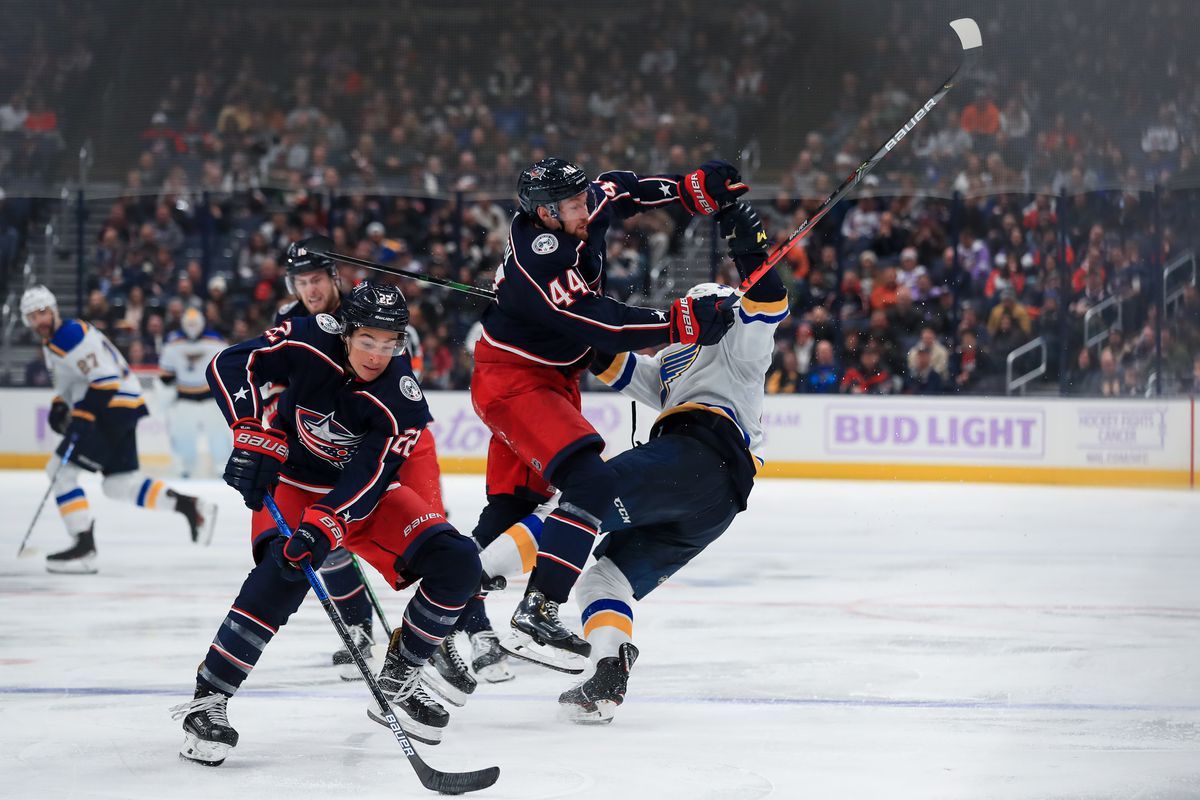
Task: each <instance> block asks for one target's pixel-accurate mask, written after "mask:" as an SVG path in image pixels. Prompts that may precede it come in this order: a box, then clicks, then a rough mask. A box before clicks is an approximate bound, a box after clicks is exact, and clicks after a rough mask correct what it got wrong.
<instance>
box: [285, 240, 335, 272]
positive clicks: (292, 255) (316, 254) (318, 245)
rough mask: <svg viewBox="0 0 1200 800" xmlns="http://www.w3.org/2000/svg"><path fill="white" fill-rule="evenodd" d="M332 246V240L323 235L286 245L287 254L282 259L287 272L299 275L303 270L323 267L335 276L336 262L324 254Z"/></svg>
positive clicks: (314, 269)
mask: <svg viewBox="0 0 1200 800" xmlns="http://www.w3.org/2000/svg"><path fill="white" fill-rule="evenodd" d="M310 247H311V248H312V249H311V250H310V249H309V248H310ZM332 248H333V242H332V241H331V240H330V239H328V238H326V237H324V236H314V237H312V238H311V239H303V240H301V241H299V242H292V243H291V244H290V245H288V249H287V255H286V256H284V260H283V264H284V267H286V268H287V274H288V275H301V274H303V273H305V272H316V271H317V270H321V269H323V270H325V271H326V272H328V273H329V274H330V275H333V276H335V277H336V276H337V262H335V261H334V260H333V259H332V258H330V257H329V256H326V255H324V253H327V252H329V250H330V249H332Z"/></svg>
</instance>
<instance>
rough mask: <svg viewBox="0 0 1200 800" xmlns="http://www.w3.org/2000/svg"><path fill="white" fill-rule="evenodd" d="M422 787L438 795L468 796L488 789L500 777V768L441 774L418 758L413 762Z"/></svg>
mask: <svg viewBox="0 0 1200 800" xmlns="http://www.w3.org/2000/svg"><path fill="white" fill-rule="evenodd" d="M413 768H414V769H416V771H417V777H418V778H420V780H421V785H422V786H424V787H425V788H426V789H430V790H432V791H435V792H437V793H438V794H466V793H467V792H478V791H479V790H480V789H486V788H488V787H489V786H491V785H492V784H493V783H495V782H496V781H497V779H499V777H500V768H499V767H488V768H487V769H480V770H476V771H474V772H439V771H438V770H436V769H434V768H433V767H431V766H429V765H428V764H426V763H425V762H424V761H422V760H421V759H420V757H418V758H417V759H416V760H415V761H414V762H413Z"/></svg>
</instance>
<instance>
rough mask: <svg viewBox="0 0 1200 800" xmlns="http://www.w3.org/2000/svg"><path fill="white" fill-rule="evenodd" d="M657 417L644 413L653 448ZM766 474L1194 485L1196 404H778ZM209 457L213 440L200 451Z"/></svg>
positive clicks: (22, 454) (466, 431) (31, 441)
mask: <svg viewBox="0 0 1200 800" xmlns="http://www.w3.org/2000/svg"><path fill="white" fill-rule="evenodd" d="M427 397H428V399H429V404H430V407H431V408H432V410H433V414H434V416H435V417H436V422H435V423H434V425H433V431H434V434H435V436H436V437H437V444H438V451H439V457H440V460H441V463H442V469H443V470H444V471H446V472H455V473H479V472H482V471H483V467H484V463H485V458H486V455H487V443H488V432H487V429H486V428H485V427H484V425H483V423H481V422H480V421H479V419H478V417H476V416H475V412H474V411H473V410H472V408H471V402H470V397H469V395H468V394H467V393H466V392H430V393H429V394H428V395H427ZM50 399H51V396H50V392H48V391H46V390H44V389H4V390H0V468H31V467H32V468H36V467H40V466H41V465H43V464H44V463H45V461H46V454H47V453H48V452H49V451H50V450H51V449H52V447H53V446H54V445H55V444H56V443H57V440H58V437H57V436H56V435H55V434H54V433H53V432H52V431H50V429H49V427H48V426H47V424H46V415H47V412H48V411H49V403H50ZM147 400H148V401H149V403H150V406H151V409H152V414H151V416H150V417H148V418H147V419H145V420H143V421H142V423H141V425H140V427H139V429H138V439H139V448H140V451H141V454H142V460H143V463H144V465H145V466H146V467H148V468H150V469H151V470H155V469H158V470H163V471H167V470H169V469H170V465H171V456H170V447H169V444H168V440H167V432H166V425H165V421H164V414H163V413H162V410H161V405H160V402H159V400H160V397H159V396H158V395H157V394H155V393H154V392H150V393H148V394H147ZM583 406H584V414H585V415H586V416H587V418H588V419H589V420H591V421H592V424H593V425H595V427H596V429H597V430H598V431H599V432H600V433H601V435H603V436H604V438H605V440H606V441H607V442H608V451H607V452H608V453H609V454H615V453H617V452H620V451H622V450H625V449H627V448H628V447H630V446H631V445H630V440H631V432H633V422H634V416H635V415H634V411H633V409H632V407H631V406H632V404H631V403H630V401H629V400H627V399H624V398H622V397H621V396H619V395H616V394H612V393H609V392H590V393H586V394H584V397H583ZM654 416H655V412H654V411H653V410H652V409H650V408H648V407H645V406H641V407H639V408H638V409H637V412H636V419H637V430H636V433H634V436H635V437H636V439H637V440H638V441H644V440H645V438H646V436H647V434H648V433H649V430H650V424H651V422H652V421H653V419H654ZM763 429H764V433H765V440H764V443H763V447H762V451H761V453H760V455H762V457H763V458H764V460H765V465H764V466H763V468H762V473H761V474H762V475H764V476H767V477H789V478H817V479H819V478H831V479H843V480H845V479H867V480H917V481H970V482H988V483H1044V484H1061V485H1081V486H1130V487H1138V486H1140V487H1173V488H1191V487H1194V485H1195V472H1196V467H1195V452H1196V445H1197V430H1196V423H1195V401H1194V399H1192V398H1180V399H1171V400H1143V399H1137V398H1130V399H1119V400H1084V399H1059V398H1046V399H1041V398H1038V399H1031V398H958V397H954V398H944V397H938V398H922V397H846V396H840V395H839V396H835V397H816V396H770V397H767V398H766V404H765V408H764V412H763ZM201 448H202V449H203V444H201Z"/></svg>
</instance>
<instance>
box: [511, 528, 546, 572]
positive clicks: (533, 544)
mask: <svg viewBox="0 0 1200 800" xmlns="http://www.w3.org/2000/svg"><path fill="white" fill-rule="evenodd" d="M504 533H505V535H506V536H508V537H510V538H511V539H512V540H513V542H514V543H515V544H516V545H517V552H518V553H520V554H521V570H522V571H523V572H530V571H531V570H533V565H534V564H535V563H536V562H537V553H538V546H537V540H535V539H534V538H533V534H532V533H530V532H529V529H528V528H526V527H525V526H524V525H522V524H521V523H519V522H518V523H517V524H516V525H513V526H512V527H510V528H509V529H508V530H506V531H505V532H504Z"/></svg>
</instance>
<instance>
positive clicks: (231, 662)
mask: <svg viewBox="0 0 1200 800" xmlns="http://www.w3.org/2000/svg"><path fill="white" fill-rule="evenodd" d="M308 588H309V587H308V584H307V583H301V582H299V581H289V580H287V579H286V578H284V577H283V575H281V574H280V572H279V566H278V565H277V564H275V562H274V561H272V560H270V559H267V560H265V561H262V562H261V563H259V564H258V566H256V567H255V568H254V569H252V570H250V574H249V575H247V576H246V580H245V581H244V582H243V583H242V590H241V591H240V592H239V593H238V596H237V599H236V600H234V601H233V605H232V606H231V607H230V609H229V613H228V614H226V615H225V620H224V621H223V622H222V623H221V627H220V628H218V629H217V635H216V636H215V637H213V641H212V644H211V645H209V647H208V653H206V654H205V656H204V661H203V663H201V664H200V670H199V672H198V673H197V675H196V680H197V682H198V683H199V684H200V685H202V686H204V687H206V688H208V689H211V690H212V691H215V692H220V693H221V694H225V695H230V696H232V695H233V693H234V692H236V691H237V690H238V687H240V686H241V685H242V681H244V680H246V677H247V676H248V675H249V674H250V670H252V669H254V665H255V664H257V663H258V659H259V657H260V656H262V653H263V650H264V649H265V648H266V646H267V643H268V642H270V641H271V637H273V636H274V635H275V634H276V633H278V632H279V629H280V628H281V627H283V625H284V624H285V623H286V622H287V621H288V617H290V616H291V615H292V614H293V613H295V611H296V609H297V608H299V607H300V603H301V602H303V600H304V595H306V594H307V593H308Z"/></svg>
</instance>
